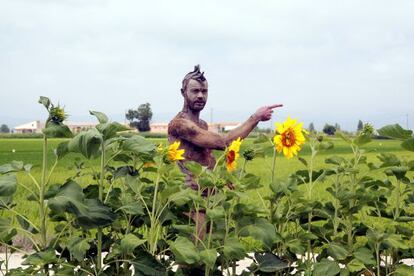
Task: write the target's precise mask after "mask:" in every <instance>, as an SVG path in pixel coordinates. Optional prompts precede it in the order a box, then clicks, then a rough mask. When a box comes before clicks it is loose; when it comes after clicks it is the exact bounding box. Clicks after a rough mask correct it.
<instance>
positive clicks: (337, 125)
mask: <svg viewBox="0 0 414 276" xmlns="http://www.w3.org/2000/svg"><path fill="white" fill-rule="evenodd" d="M336 130H338V131H339V130H341V126H340V125H339V124H338V123H335V131H336Z"/></svg>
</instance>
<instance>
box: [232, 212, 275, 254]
mask: <svg viewBox="0 0 414 276" xmlns="http://www.w3.org/2000/svg"><path fill="white" fill-rule="evenodd" d="M239 235H240V236H242V237H248V236H250V237H252V238H254V239H256V240H259V241H261V242H262V243H263V245H264V246H265V247H266V248H267V249H271V247H272V245H273V243H274V241H275V240H276V238H277V237H276V229H275V227H274V225H273V224H271V223H269V222H268V221H267V220H266V219H257V220H256V221H255V223H254V224H249V225H247V226H245V227H243V228H241V229H240V232H239Z"/></svg>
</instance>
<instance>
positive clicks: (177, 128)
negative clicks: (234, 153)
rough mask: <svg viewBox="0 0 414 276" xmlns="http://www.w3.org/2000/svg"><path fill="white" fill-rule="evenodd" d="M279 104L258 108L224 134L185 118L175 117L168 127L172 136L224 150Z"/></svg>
mask: <svg viewBox="0 0 414 276" xmlns="http://www.w3.org/2000/svg"><path fill="white" fill-rule="evenodd" d="M281 106H283V105H281V104H276V105H271V106H264V107H261V108H259V109H258V110H257V111H256V112H255V113H254V114H253V115H252V116H250V118H249V119H248V120H247V121H245V122H244V123H242V124H241V125H240V126H238V127H237V128H235V129H233V130H232V131H230V132H229V133H227V134H225V135H220V134H218V133H215V132H212V131H208V130H205V129H202V128H200V127H199V126H197V125H196V124H195V123H194V122H192V121H190V120H187V119H176V120H175V121H174V122H173V123H172V125H171V126H170V129H171V132H172V134H174V136H177V137H180V138H181V139H184V140H187V141H189V142H191V143H193V144H195V145H197V146H200V147H203V148H209V149H218V150H224V149H225V148H226V147H227V146H228V145H229V144H230V143H231V142H232V141H233V140H235V139H237V138H238V137H241V138H245V137H247V136H248V135H249V133H250V132H251V131H252V130H253V129H254V128H255V127H256V126H257V124H258V123H259V122H260V121H268V120H270V118H271V117H272V113H273V109H274V108H277V107H281Z"/></svg>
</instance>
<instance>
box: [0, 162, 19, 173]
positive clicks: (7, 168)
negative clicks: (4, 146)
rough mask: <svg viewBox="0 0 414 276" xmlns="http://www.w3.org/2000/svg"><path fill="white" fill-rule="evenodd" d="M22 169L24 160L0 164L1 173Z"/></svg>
mask: <svg viewBox="0 0 414 276" xmlns="http://www.w3.org/2000/svg"><path fill="white" fill-rule="evenodd" d="M21 170H23V162H22V161H12V162H10V163H9V164H4V165H1V166H0V174H5V173H10V172H19V171H21Z"/></svg>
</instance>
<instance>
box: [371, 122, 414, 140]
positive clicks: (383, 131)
mask: <svg viewBox="0 0 414 276" xmlns="http://www.w3.org/2000/svg"><path fill="white" fill-rule="evenodd" d="M377 132H378V134H379V135H382V136H385V137H390V138H394V139H399V140H406V139H409V138H411V135H412V134H413V132H412V131H411V130H406V129H403V128H402V127H401V126H400V125H399V124H394V125H387V126H385V127H382V128H380V129H378V130H377Z"/></svg>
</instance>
